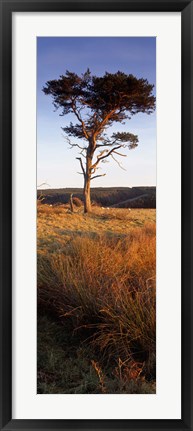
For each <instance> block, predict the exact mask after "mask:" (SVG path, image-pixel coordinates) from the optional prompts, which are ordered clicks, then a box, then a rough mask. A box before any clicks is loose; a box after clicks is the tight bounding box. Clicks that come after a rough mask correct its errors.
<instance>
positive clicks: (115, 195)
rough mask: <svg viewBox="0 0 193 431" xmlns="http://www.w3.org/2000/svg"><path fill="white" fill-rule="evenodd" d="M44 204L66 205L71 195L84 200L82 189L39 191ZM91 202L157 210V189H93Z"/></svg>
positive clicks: (153, 187) (101, 204)
mask: <svg viewBox="0 0 193 431" xmlns="http://www.w3.org/2000/svg"><path fill="white" fill-rule="evenodd" d="M37 193H38V198H40V197H42V198H43V200H42V202H43V203H44V204H52V205H53V204H65V203H67V202H68V201H69V197H70V194H71V193H73V197H77V198H79V199H81V200H83V190H82V189H81V188H63V189H47V190H38V192H37ZM91 200H92V202H93V203H96V204H98V205H100V206H109V207H111V206H112V207H113V206H114V207H118V208H156V187H155V186H152V187H107V188H105V187H104V188H103V187H96V188H92V189H91Z"/></svg>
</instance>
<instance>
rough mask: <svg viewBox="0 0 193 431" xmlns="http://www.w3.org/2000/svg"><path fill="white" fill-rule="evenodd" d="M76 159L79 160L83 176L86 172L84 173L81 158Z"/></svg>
mask: <svg viewBox="0 0 193 431" xmlns="http://www.w3.org/2000/svg"><path fill="white" fill-rule="evenodd" d="M76 159H77V160H79V162H80V166H81V169H82V172H83V175H84V176H85V175H86V172H85V169H84V166H83V163H82V159H81V157H76Z"/></svg>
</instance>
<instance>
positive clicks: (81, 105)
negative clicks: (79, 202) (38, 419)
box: [43, 69, 155, 212]
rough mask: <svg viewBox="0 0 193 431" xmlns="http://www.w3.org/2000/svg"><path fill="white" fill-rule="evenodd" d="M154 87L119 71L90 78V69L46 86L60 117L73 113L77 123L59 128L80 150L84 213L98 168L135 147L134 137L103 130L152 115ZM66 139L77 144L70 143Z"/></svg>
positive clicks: (129, 134) (89, 203)
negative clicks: (59, 112)
mask: <svg viewBox="0 0 193 431" xmlns="http://www.w3.org/2000/svg"><path fill="white" fill-rule="evenodd" d="M153 87H154V86H153V85H151V84H149V82H148V81H147V80H146V79H143V78H141V79H137V78H136V77H135V76H133V75H126V74H125V73H123V72H120V71H118V72H117V73H114V74H112V73H108V72H106V73H105V75H104V76H102V77H97V76H91V72H90V70H89V69H87V71H86V72H85V73H84V74H82V75H81V76H78V75H77V74H76V73H73V72H69V71H66V75H61V76H60V78H59V79H57V80H52V81H48V82H47V83H46V84H45V87H44V88H43V91H44V93H45V94H46V95H51V96H52V98H53V104H54V107H55V108H56V109H58V108H61V109H62V113H61V114H60V115H62V116H63V115H67V114H70V113H73V114H74V116H75V117H76V121H77V122H76V123H72V122H70V124H69V125H68V126H66V127H63V128H62V129H63V131H64V132H65V134H66V136H67V141H68V142H69V144H70V146H71V148H73V147H77V148H79V149H80V154H79V155H80V157H77V159H78V160H79V163H80V167H81V174H82V175H83V177H84V211H85V212H90V211H91V199H90V185H91V181H92V180H94V179H95V178H99V177H102V176H104V175H106V174H98V173H97V172H96V171H97V170H98V169H99V165H100V164H101V163H104V162H106V161H107V159H108V158H109V157H112V158H113V159H115V160H116V161H117V158H116V157H117V156H122V157H125V156H126V155H125V154H123V153H122V152H120V150H122V149H130V150H131V149H133V148H135V147H136V146H137V145H138V136H137V135H134V134H132V133H129V132H116V133H113V134H112V135H111V136H108V135H107V134H106V129H107V128H109V127H110V126H112V125H113V123H123V124H124V120H126V119H130V118H131V116H133V115H135V114H137V113H139V112H143V113H146V114H151V113H152V112H153V111H154V109H155V97H154V96H153V94H152V91H153ZM69 137H73V138H76V141H73V142H71V140H70V138H69ZM79 140H81V144H80V143H79ZM117 162H118V161H117ZM118 163H119V162H118ZM119 164H120V163H119Z"/></svg>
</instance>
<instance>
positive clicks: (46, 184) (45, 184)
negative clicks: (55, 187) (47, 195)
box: [37, 182, 51, 187]
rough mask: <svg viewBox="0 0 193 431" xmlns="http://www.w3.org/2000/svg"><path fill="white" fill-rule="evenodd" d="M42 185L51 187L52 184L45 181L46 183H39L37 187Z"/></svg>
mask: <svg viewBox="0 0 193 431" xmlns="http://www.w3.org/2000/svg"><path fill="white" fill-rule="evenodd" d="M42 186H48V187H51V186H50V184H48V183H47V182H45V183H41V184H39V185H37V187H42Z"/></svg>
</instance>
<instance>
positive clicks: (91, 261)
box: [38, 223, 156, 391]
mask: <svg viewBox="0 0 193 431" xmlns="http://www.w3.org/2000/svg"><path fill="white" fill-rule="evenodd" d="M155 268H156V256H155V225H154V224H153V223H148V224H145V225H144V226H143V227H137V228H133V229H131V231H130V232H129V233H128V234H127V235H126V236H122V237H121V238H120V237H116V236H112V235H107V234H97V235H95V236H94V237H92V236H91V235H90V236H88V235H87V236H76V235H74V236H72V237H71V239H70V240H69V241H68V242H67V243H66V244H65V247H63V248H62V247H61V248H59V249H58V250H57V251H53V252H52V251H48V252H47V253H45V252H44V253H39V254H38V306H39V307H40V308H41V309H46V310H49V311H50V312H51V313H53V314H55V316H57V318H58V319H60V320H61V321H62V322H63V321H65V320H66V319H68V322H69V323H70V325H71V327H72V328H73V329H74V330H75V331H80V332H81V334H82V333H85V338H87V342H90V343H91V345H92V346H93V348H94V349H98V350H99V351H100V352H101V355H103V357H104V358H106V359H107V360H109V361H118V360H120V361H122V362H124V361H127V360H128V358H131V355H132V360H134V359H135V361H139V362H140V361H141V362H140V363H144V365H143V371H144V372H145V373H146V375H148V376H150V378H151V376H152V377H155V339H156V325H155V321H156V307H155V297H156V288H155ZM136 363H137V362H136ZM93 364H94V362H93ZM93 366H94V365H93ZM96 368H97V367H96V366H95V370H96ZM101 375H102V374H101ZM103 390H104V391H105V389H104V388H103Z"/></svg>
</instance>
